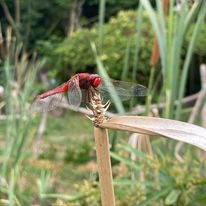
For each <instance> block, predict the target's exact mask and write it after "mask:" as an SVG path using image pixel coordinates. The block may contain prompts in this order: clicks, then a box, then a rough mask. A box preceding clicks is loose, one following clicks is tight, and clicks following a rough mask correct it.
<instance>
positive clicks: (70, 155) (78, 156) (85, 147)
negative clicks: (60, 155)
mask: <svg viewBox="0 0 206 206" xmlns="http://www.w3.org/2000/svg"><path fill="white" fill-rule="evenodd" d="M91 151H92V144H91V142H89V141H87V140H84V141H82V142H79V149H78V150H77V149H76V148H75V146H74V145H72V144H70V145H68V147H67V149H66V152H65V153H66V154H65V157H64V161H65V162H73V163H86V162H88V161H89V160H91V159H92V155H91Z"/></svg>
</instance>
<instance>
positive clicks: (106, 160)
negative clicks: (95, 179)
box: [94, 127, 115, 206]
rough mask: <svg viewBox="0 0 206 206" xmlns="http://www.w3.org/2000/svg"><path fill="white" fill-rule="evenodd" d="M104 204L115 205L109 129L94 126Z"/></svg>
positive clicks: (105, 205) (104, 205)
mask: <svg viewBox="0 0 206 206" xmlns="http://www.w3.org/2000/svg"><path fill="white" fill-rule="evenodd" d="M94 136H95V144H96V154H97V164H98V172H99V182H100V191H101V201H102V206H115V197H114V189H113V181H112V169H111V160H110V154H109V138H108V132H107V129H103V128H100V127H94Z"/></svg>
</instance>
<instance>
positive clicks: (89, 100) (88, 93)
mask: <svg viewBox="0 0 206 206" xmlns="http://www.w3.org/2000/svg"><path fill="white" fill-rule="evenodd" d="M87 95H88V102H89V103H90V102H91V99H90V92H89V90H88V91H87Z"/></svg>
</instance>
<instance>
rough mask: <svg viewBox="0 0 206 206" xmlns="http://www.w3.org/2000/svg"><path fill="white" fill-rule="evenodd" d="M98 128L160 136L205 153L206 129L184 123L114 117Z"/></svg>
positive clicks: (144, 118) (160, 119)
mask: <svg viewBox="0 0 206 206" xmlns="http://www.w3.org/2000/svg"><path fill="white" fill-rule="evenodd" d="M99 126H100V127H103V128H109V129H118V130H125V131H130V132H137V133H140V134H147V135H161V136H163V137H169V138H171V139H175V140H178V141H182V142H186V143H189V144H192V145H195V146H197V147H199V148H201V149H203V150H205V151H206V129H204V128H202V127H200V126H197V125H193V124H189V123H185V122H180V121H176V120H170V119H163V118H155V117H137V116H115V117H112V118H111V119H109V120H107V121H105V122H104V123H103V124H101V125H99Z"/></svg>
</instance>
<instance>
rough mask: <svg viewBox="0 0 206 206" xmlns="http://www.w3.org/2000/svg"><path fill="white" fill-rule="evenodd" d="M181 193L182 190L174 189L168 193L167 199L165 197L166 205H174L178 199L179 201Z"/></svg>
mask: <svg viewBox="0 0 206 206" xmlns="http://www.w3.org/2000/svg"><path fill="white" fill-rule="evenodd" d="M180 194H181V191H180V190H175V189H174V190H172V191H171V192H170V193H169V194H168V195H167V197H166V199H165V204H166V205H172V204H174V203H175V202H176V201H177V199H178V197H179V196H180Z"/></svg>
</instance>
